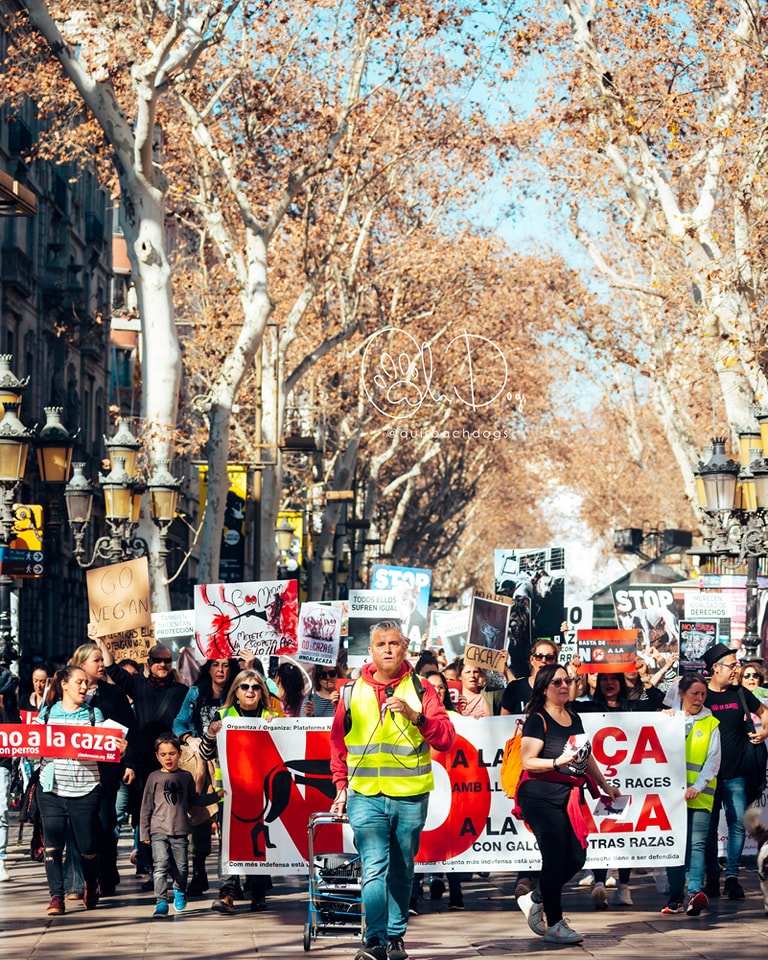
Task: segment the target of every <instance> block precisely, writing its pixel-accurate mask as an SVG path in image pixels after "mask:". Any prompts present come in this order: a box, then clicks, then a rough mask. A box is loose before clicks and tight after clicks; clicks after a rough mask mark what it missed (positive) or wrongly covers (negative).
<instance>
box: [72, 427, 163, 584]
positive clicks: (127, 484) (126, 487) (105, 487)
mask: <svg viewBox="0 0 768 960" xmlns="http://www.w3.org/2000/svg"><path fill="white" fill-rule="evenodd" d="M104 445H105V446H106V448H107V451H108V453H109V463H110V468H111V469H110V470H109V472H108V473H106V474H100V475H99V484H100V486H101V489H102V491H103V494H104V512H105V516H104V519H105V521H106V524H107V529H108V533H106V534H104V535H103V536H101V537H99V538H98V539H97V540H96V543H95V544H94V547H93V552H92V553H91V556H90V558H86V551H85V548H84V546H83V541H84V539H85V536H86V533H87V532H88V530H89V528H90V525H91V513H92V509H93V498H94V495H95V494H94V488H93V487H92V486H91V484H90V482H89V481H88V479H87V477H86V476H85V474H84V470H85V464H84V463H75V464H74V465H73V474H72V479H71V480H70V481H69V483H68V484H67V487H66V489H65V491H64V499H65V501H66V505H67V517H68V519H69V525H70V529H71V530H72V536H73V537H74V541H75V546H74V556H75V559H76V560H77V563H78V565H79V566H80V567H82V568H83V569H88V568H90V567H92V566H94V564H95V563H96V561H97V560H103V561H105V562H106V563H119V562H120V561H121V560H130V559H135V558H137V557H146V556H147V555H148V553H149V546H148V544H147V541H146V540H144V538H143V537H139V536H137V535H136V528H137V527H138V525H139V517H140V513H141V500H142V496H143V494H144V492H145V490H146V489H147V488H148V489H149V506H150V516H151V517H152V521H153V522H154V523H155V525H156V526H157V527H158V529H159V530H160V554H161V559H162V560H163V561H164V560H165V557H166V555H167V553H168V550H167V547H166V536H167V532H168V528H169V526H170V525H171V523H172V522H173V519H174V517H175V516H176V504H177V500H178V495H179V485H180V483H181V481H180V480H175V479H174V478H173V477H172V476H171V474H170V473H169V471H168V467H169V466H170V461H168V460H160V461H158V462H157V464H156V467H155V471H154V473H153V474H152V476H151V477H150V478H149V481H148V483H147V484H146V485H145V484H144V483H143V482H142V481H141V480H140V478H139V477H138V476H137V475H136V470H137V463H138V456H139V451H140V450H141V443H140V442H139V440H137V438H136V437H135V436H134V435H133V434H132V433H131V431H130V429H129V428H128V424H127V421H125V420H123V419H119V420H118V421H117V429H116V431H115V434H114V436H112V437H110V438H108V439H107V438H105V440H104Z"/></svg>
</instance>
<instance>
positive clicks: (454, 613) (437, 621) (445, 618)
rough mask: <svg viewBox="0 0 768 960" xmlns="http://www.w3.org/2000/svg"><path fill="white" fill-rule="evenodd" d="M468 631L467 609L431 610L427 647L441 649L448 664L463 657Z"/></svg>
mask: <svg viewBox="0 0 768 960" xmlns="http://www.w3.org/2000/svg"><path fill="white" fill-rule="evenodd" d="M468 630H469V607H464V609H463V610H433V611H432V613H431V615H430V621H429V645H430V647H433V648H434V647H441V646H442V648H443V650H444V652H445V656H446V658H447V660H448V662H449V663H450V662H451V661H452V660H456V658H457V657H461V656H463V655H464V647H465V645H466V642H467V631H468Z"/></svg>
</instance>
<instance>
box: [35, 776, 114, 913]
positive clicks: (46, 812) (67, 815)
mask: <svg viewBox="0 0 768 960" xmlns="http://www.w3.org/2000/svg"><path fill="white" fill-rule="evenodd" d="M37 802H38V804H39V806H40V814H41V816H42V818H43V836H44V837H45V873H46V877H47V879H48V889H49V891H50V895H51V896H52V897H63V896H64V894H65V893H66V892H67V891H66V890H65V889H64V871H63V866H62V858H63V855H64V847H65V846H66V844H67V839H68V834H69V835H70V836H71V839H72V840H74V843H73V846H74V847H76V848H77V851H78V853H79V854H80V856H81V858H82V870H83V878H84V880H85V882H86V883H89V884H90V883H95V882H96V879H97V876H98V863H97V860H96V856H95V854H96V835H97V830H98V819H99V788H98V787H96V788H95V789H93V790H91V792H90V793H87V794H86V795H85V796H84V797H61V796H59V795H58V794H57V793H46V792H45V791H43V790H41V791H40V792H39V793H38V801H37ZM70 829H71V834H70Z"/></svg>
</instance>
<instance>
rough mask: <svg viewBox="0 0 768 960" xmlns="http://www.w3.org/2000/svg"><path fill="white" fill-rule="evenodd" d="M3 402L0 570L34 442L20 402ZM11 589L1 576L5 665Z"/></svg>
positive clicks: (0, 643)
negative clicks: (32, 442) (22, 419)
mask: <svg viewBox="0 0 768 960" xmlns="http://www.w3.org/2000/svg"><path fill="white" fill-rule="evenodd" d="M2 402H3V406H4V408H5V411H4V414H3V419H2V421H0V487H2V504H1V505H0V570H2V564H3V560H6V561H8V560H10V556H9V550H10V542H11V538H12V537H13V528H14V524H15V522H16V513H15V511H14V508H13V504H14V500H15V498H16V489H17V487H18V485H19V481H20V480H21V479H22V478H23V476H24V469H25V467H26V463H27V452H28V450H29V442H30V440H31V439H32V435H31V433H30V432H29V431H28V430H27V429H26V427H25V426H24V424H23V423H22V422H21V420H19V418H18V416H17V415H16V411H17V409H18V401H12V400H11V399H10V398H8V397H4V398H3V401H2ZM12 588H13V577H10V576H9V575H8V574H7V573H0V651H2V657H3V659H4V660H5V662H6V663H8V662H10V660H11V659H12V658H13V655H14V649H13V632H12V630H11V590H12Z"/></svg>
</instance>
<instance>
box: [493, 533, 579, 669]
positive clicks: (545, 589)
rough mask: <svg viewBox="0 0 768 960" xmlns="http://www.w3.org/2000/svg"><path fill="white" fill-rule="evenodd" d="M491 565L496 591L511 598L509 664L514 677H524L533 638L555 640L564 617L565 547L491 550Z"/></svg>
mask: <svg viewBox="0 0 768 960" xmlns="http://www.w3.org/2000/svg"><path fill="white" fill-rule="evenodd" d="M493 565H494V582H495V585H494V590H495V592H496V594H499V595H501V596H505V597H511V598H512V616H511V618H510V626H509V643H508V649H509V656H510V666H511V668H512V672H513V673H514V674H515V676H516V677H524V676H526V675H527V673H528V656H529V655H530V652H531V645H532V644H533V641H534V640H540V639H547V640H553V641H554V642H555V643H557V642H558V641H559V637H560V632H561V629H560V628H561V624H562V623H563V621H564V620H565V550H564V549H563V548H562V547H531V548H527V549H522V550H494V552H493Z"/></svg>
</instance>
